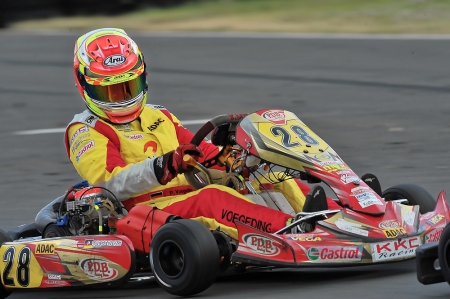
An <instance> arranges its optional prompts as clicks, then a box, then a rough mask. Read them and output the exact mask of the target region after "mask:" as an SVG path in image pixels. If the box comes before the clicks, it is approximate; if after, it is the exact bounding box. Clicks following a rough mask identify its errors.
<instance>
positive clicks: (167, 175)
mask: <svg viewBox="0 0 450 299" xmlns="http://www.w3.org/2000/svg"><path fill="white" fill-rule="evenodd" d="M186 154H189V155H191V157H192V158H194V159H195V160H196V161H197V160H198V158H200V157H203V152H202V150H201V149H200V147H198V146H196V145H193V144H181V145H180V146H178V147H177V149H176V150H174V151H171V152H168V153H167V154H164V155H162V156H160V157H158V158H156V159H155V160H154V161H153V168H154V170H155V176H156V179H157V180H158V182H159V183H160V184H161V185H166V184H167V183H168V182H170V181H171V180H172V179H173V178H174V177H176V176H177V175H178V174H180V173H185V172H188V171H191V170H192V169H193V167H192V166H190V165H189V164H187V163H186V162H185V161H184V160H183V157H184V155H186Z"/></svg>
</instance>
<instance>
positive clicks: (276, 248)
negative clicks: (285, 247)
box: [242, 234, 281, 256]
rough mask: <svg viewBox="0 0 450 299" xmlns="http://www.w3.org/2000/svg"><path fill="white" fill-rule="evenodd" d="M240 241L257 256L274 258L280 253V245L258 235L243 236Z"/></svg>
mask: <svg viewBox="0 0 450 299" xmlns="http://www.w3.org/2000/svg"><path fill="white" fill-rule="evenodd" d="M242 240H243V241H244V243H245V244H247V246H248V247H249V248H250V249H251V250H253V251H255V252H256V253H258V254H262V255H265V256H276V255H278V254H279V253H280V252H281V249H280V246H281V243H280V242H277V241H275V240H272V239H270V238H268V237H266V236H262V235H258V234H245V235H243V236H242Z"/></svg>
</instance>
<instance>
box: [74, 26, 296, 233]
mask: <svg viewBox="0 0 450 299" xmlns="http://www.w3.org/2000/svg"><path fill="white" fill-rule="evenodd" d="M74 76H75V82H76V86H77V88H78V91H79V93H80V94H81V97H82V98H83V100H84V102H85V104H86V106H87V109H86V110H85V111H83V112H82V113H80V114H77V115H75V116H74V118H73V120H72V121H71V122H70V123H69V125H68V126H67V129H66V133H65V144H66V150H67V153H68V155H69V158H70V160H71V162H72V164H73V165H74V166H75V169H76V170H77V172H78V174H79V175H80V176H81V177H82V178H83V179H85V180H87V181H88V182H89V183H90V184H91V185H96V186H101V187H105V188H107V189H108V190H110V191H111V192H112V193H114V194H115V195H116V197H117V198H118V199H119V200H120V201H122V203H123V204H124V206H125V207H126V208H127V209H131V208H132V207H133V206H134V205H136V204H139V203H144V202H145V204H148V205H152V206H155V207H157V208H160V209H162V210H165V211H167V212H168V213H171V214H174V215H178V216H181V217H183V218H191V219H194V220H198V221H200V222H202V223H204V224H205V225H206V226H208V227H210V228H212V229H215V228H217V227H219V226H220V228H221V229H222V230H223V231H225V232H227V233H228V234H229V235H230V236H231V237H233V238H236V239H237V231H236V228H235V225H234V222H235V221H236V220H239V221H241V222H243V223H246V224H248V225H251V226H254V227H256V228H258V229H261V230H263V231H266V232H269V233H270V232H275V231H277V230H279V229H281V228H283V227H285V226H286V223H288V222H290V221H291V219H292V216H291V215H288V214H285V213H283V212H280V211H275V210H273V209H269V208H267V207H263V206H260V205H257V204H254V203H253V202H251V201H250V200H249V199H247V198H246V197H245V196H243V195H241V194H240V193H238V192H237V191H235V190H233V189H231V188H228V187H225V186H220V185H211V186H207V187H205V188H202V189H200V190H196V191H194V190H193V188H192V187H191V186H190V185H189V184H188V183H187V181H186V180H185V178H184V175H183V173H185V172H187V171H190V170H191V169H192V168H190V166H188V165H187V164H186V163H185V162H184V161H183V156H184V155H185V154H190V155H191V156H192V157H193V158H194V159H196V160H198V161H200V162H201V161H204V160H207V159H210V158H212V157H215V156H217V155H218V154H219V150H218V148H217V147H216V146H215V145H213V144H211V143H208V142H206V141H203V142H202V143H201V144H200V146H198V147H197V146H195V145H192V144H190V143H189V142H190V141H191V139H192V137H193V134H192V133H191V132H190V131H189V130H187V129H186V128H184V127H183V126H182V125H181V123H180V121H179V120H178V119H177V118H176V117H175V116H174V115H173V114H171V113H170V112H169V111H168V110H167V109H166V108H164V107H163V106H160V105H151V104H147V95H148V85H147V69H146V64H145V61H144V56H143V54H142V53H141V51H140V50H139V48H138V46H137V45H136V43H135V42H134V41H133V40H132V39H131V38H130V37H128V35H127V34H126V33H125V31H123V30H121V29H115V28H103V29H97V30H93V31H91V32H88V33H86V34H84V35H82V36H81V37H80V38H79V39H78V40H77V42H76V44H75V50H74ZM289 181H291V182H289V183H287V184H284V189H286V190H288V189H289V190H291V189H292V190H293V191H292V190H291V191H290V193H291V196H290V197H289V196H286V197H287V198H292V199H293V200H294V201H295V200H297V203H296V204H294V209H295V210H296V212H299V211H301V207H302V206H303V203H304V199H305V197H304V195H303V193H302V192H301V190H299V188H298V186H297V185H296V183H295V182H294V180H289ZM286 182H287V181H286ZM294 189H295V190H294ZM293 192H294V193H296V194H297V196H292V194H293ZM288 193H289V192H288ZM295 198H297V199H295ZM295 206H296V207H295Z"/></svg>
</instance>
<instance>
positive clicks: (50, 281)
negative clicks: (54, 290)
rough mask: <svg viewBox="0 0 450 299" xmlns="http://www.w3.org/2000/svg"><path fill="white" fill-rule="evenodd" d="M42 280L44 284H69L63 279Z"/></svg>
mask: <svg viewBox="0 0 450 299" xmlns="http://www.w3.org/2000/svg"><path fill="white" fill-rule="evenodd" d="M44 282H45V283H46V284H57V285H61V286H66V285H69V283H68V282H67V281H65V280H53V279H46V280H45V281H44Z"/></svg>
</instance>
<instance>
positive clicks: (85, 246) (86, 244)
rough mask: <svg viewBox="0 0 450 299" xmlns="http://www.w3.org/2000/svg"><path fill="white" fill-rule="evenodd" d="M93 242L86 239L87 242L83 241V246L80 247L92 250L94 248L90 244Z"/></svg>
mask: <svg viewBox="0 0 450 299" xmlns="http://www.w3.org/2000/svg"><path fill="white" fill-rule="evenodd" d="M93 242H94V240H91V239H88V240H84V244H82V245H81V246H82V247H83V248H84V249H90V248H94V246H92V243H93Z"/></svg>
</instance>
